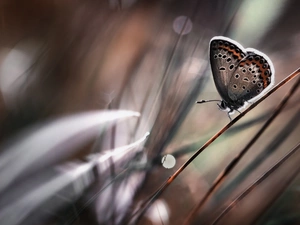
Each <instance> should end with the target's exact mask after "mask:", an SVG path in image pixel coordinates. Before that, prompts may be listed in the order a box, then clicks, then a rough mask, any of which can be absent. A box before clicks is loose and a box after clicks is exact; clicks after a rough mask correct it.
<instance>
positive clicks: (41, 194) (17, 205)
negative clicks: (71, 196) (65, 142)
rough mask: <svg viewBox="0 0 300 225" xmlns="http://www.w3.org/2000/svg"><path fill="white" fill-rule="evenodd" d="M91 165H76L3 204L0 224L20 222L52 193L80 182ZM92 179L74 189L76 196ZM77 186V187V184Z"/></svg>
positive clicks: (13, 224)
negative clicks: (15, 199)
mask: <svg viewBox="0 0 300 225" xmlns="http://www.w3.org/2000/svg"><path fill="white" fill-rule="evenodd" d="M92 166H93V164H92V163H85V164H83V165H80V166H77V167H75V168H74V169H73V170H70V171H68V172H66V173H62V174H60V175H59V176H58V177H56V178H53V179H51V180H49V181H48V182H47V183H44V184H42V185H40V186H38V187H36V188H35V189H33V190H32V191H31V192H29V193H26V194H25V195H23V197H22V198H20V199H18V200H17V201H13V202H12V203H11V204H10V205H7V206H5V208H3V209H1V212H0V224H6V225H17V224H21V223H22V221H23V220H24V219H26V217H27V216H29V214H30V213H31V212H32V211H33V210H35V209H37V207H38V206H39V205H40V204H41V203H43V202H44V201H46V200H48V199H50V198H51V197H53V195H55V194H56V193H57V192H59V191H60V190H62V189H63V188H65V187H66V186H67V185H69V184H71V183H72V182H75V183H74V184H73V185H76V182H81V181H82V180H81V179H79V178H80V176H87V172H89V171H91V169H92ZM78 179H79V180H78ZM92 180H93V179H90V180H89V181H88V182H87V183H85V184H81V185H80V188H77V189H76V192H77V193H76V196H79V195H80V194H81V193H82V192H83V190H84V189H85V188H86V187H87V186H88V185H89V184H90V183H91V182H92ZM77 187H79V185H78V184H77Z"/></svg>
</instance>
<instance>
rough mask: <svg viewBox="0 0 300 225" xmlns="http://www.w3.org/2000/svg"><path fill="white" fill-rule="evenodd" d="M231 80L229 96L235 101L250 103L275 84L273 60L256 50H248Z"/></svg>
mask: <svg viewBox="0 0 300 225" xmlns="http://www.w3.org/2000/svg"><path fill="white" fill-rule="evenodd" d="M246 50H247V56H246V57H245V58H244V59H242V60H241V61H240V62H239V64H238V66H237V68H236V69H235V71H234V72H233V75H232V77H231V78H230V80H229V83H230V85H228V96H229V98H230V99H231V100H232V102H235V101H237V102H238V101H240V100H243V101H248V100H250V99H254V98H256V97H259V96H260V95H261V94H263V93H264V92H265V91H267V90H268V89H269V88H270V87H271V86H272V84H273V83H274V67H273V64H272V62H271V60H270V59H269V58H268V57H267V56H266V55H264V54H263V53H261V52H259V51H257V50H255V49H246Z"/></svg>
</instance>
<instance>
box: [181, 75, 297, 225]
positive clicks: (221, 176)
mask: <svg viewBox="0 0 300 225" xmlns="http://www.w3.org/2000/svg"><path fill="white" fill-rule="evenodd" d="M299 85H300V78H298V80H297V82H296V83H295V84H294V85H293V86H292V88H291V89H290V90H289V92H288V93H287V94H286V95H285V97H284V99H283V100H282V101H281V102H280V103H279V105H278V106H277V108H276V109H275V111H274V113H273V114H272V115H271V117H270V118H269V119H268V120H267V121H266V122H265V124H264V125H263V126H262V128H261V129H260V130H259V131H258V132H257V133H256V135H255V136H254V137H253V138H252V139H251V140H250V141H249V142H248V144H247V145H246V146H245V148H244V149H243V150H242V151H241V152H240V153H239V154H238V155H237V156H236V157H235V158H234V159H233V160H232V161H231V162H230V163H229V164H228V165H227V167H226V168H225V169H224V170H223V171H222V172H221V173H220V174H219V176H218V177H217V178H216V180H215V181H214V182H213V185H212V186H211V187H210V189H209V190H208V192H207V193H206V195H205V196H204V197H203V198H202V200H201V201H200V202H199V204H198V205H197V206H196V207H195V208H194V209H193V210H192V212H191V213H190V215H189V216H188V217H187V220H186V222H185V224H188V223H189V222H190V221H191V220H192V219H193V217H194V216H195V215H196V213H197V212H198V211H199V210H200V209H201V208H202V207H203V205H204V203H205V202H207V200H208V199H209V197H211V195H212V194H213V192H214V191H215V190H216V189H217V187H219V186H220V185H221V183H222V182H223V181H224V179H225V178H226V177H227V176H228V174H229V173H230V172H231V171H232V170H233V168H234V167H235V166H236V165H237V163H238V162H239V161H240V160H241V158H242V157H243V156H244V155H245V154H246V152H247V151H248V150H249V149H250V148H251V146H252V145H253V144H254V143H255V142H256V141H257V139H258V138H259V137H260V136H261V135H262V133H263V132H264V131H265V130H266V129H267V128H268V127H269V125H270V124H271V123H272V122H273V120H274V119H275V118H276V117H277V116H278V115H279V113H280V112H281V111H282V109H283V108H284V106H285V105H286V103H287V102H288V100H289V99H290V97H291V96H292V95H293V94H294V93H295V92H296V90H297V88H298V86H299Z"/></svg>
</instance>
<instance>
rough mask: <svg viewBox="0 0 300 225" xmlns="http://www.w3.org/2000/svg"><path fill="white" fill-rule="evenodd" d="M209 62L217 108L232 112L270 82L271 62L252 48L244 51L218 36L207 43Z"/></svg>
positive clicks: (272, 73) (257, 95)
mask: <svg viewBox="0 0 300 225" xmlns="http://www.w3.org/2000/svg"><path fill="white" fill-rule="evenodd" d="M209 55H210V63H211V68H212V73H213V78H214V82H215V85H216V88H217V90H218V92H219V94H220V96H221V97H222V101H221V104H220V105H219V107H220V108H221V109H222V110H228V111H229V112H233V111H234V110H237V111H238V109H240V108H242V107H243V106H245V103H246V102H248V101H250V100H251V101H253V100H255V99H256V98H259V96H261V95H262V94H263V93H265V92H266V91H267V90H268V89H269V88H270V87H271V86H272V85H273V83H274V67H273V64H272V62H271V60H270V59H269V58H268V57H267V56H266V55H265V54H263V53H262V52H259V51H258V50H256V49H252V48H246V49H244V48H243V46H241V45H240V44H239V43H237V42H235V41H233V40H231V39H229V38H226V37H222V36H218V37H214V38H213V39H212V40H211V41H210V52H209Z"/></svg>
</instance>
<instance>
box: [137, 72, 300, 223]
mask: <svg viewBox="0 0 300 225" xmlns="http://www.w3.org/2000/svg"><path fill="white" fill-rule="evenodd" d="M298 75H300V68H298V69H297V70H295V71H294V72H293V73H291V74H290V75H289V76H287V77H286V78H285V79H284V80H282V81H281V82H280V83H278V84H277V85H276V86H274V87H273V88H272V89H271V90H270V91H269V92H267V93H266V94H265V95H263V96H262V97H261V98H260V99H258V100H257V101H256V102H255V103H253V104H252V105H250V106H249V107H248V108H247V109H246V110H245V111H243V112H242V113H241V114H240V115H238V116H237V117H235V118H234V119H233V120H232V121H230V122H229V123H228V124H227V125H225V126H224V127H223V128H222V129H221V130H220V131H219V132H217V133H216V134H215V135H214V136H213V137H211V138H210V139H209V140H208V141H207V142H206V143H205V144H204V145H203V146H202V147H201V148H199V149H198V150H197V151H196V152H195V153H194V154H193V155H192V156H191V157H190V158H189V159H188V160H187V161H186V162H185V163H184V164H183V165H182V166H181V167H180V168H179V169H178V170H177V171H176V172H175V173H174V174H173V175H172V176H170V177H169V178H168V179H167V180H166V181H165V182H164V183H163V184H162V185H161V186H160V187H159V189H158V190H156V191H155V193H154V194H152V195H151V197H150V198H149V199H148V200H147V201H146V202H145V203H144V204H143V206H142V207H141V208H140V210H138V211H137V212H136V213H135V214H134V215H133V217H135V216H136V215H137V213H140V215H142V213H143V212H145V211H146V210H147V209H148V208H149V206H150V205H151V203H153V202H154V201H155V200H156V199H157V198H158V197H159V196H160V195H161V194H162V193H163V192H164V191H165V190H166V189H167V188H168V186H169V185H170V184H171V183H172V182H173V181H174V180H175V179H176V178H177V176H178V175H179V174H180V173H181V172H182V171H183V170H184V169H185V168H186V167H187V166H188V165H189V164H190V163H191V162H193V160H194V159H195V158H196V157H197V156H198V155H199V154H200V153H201V152H203V151H204V150H205V149H206V148H207V147H208V146H209V145H210V144H211V143H213V142H214V141H215V140H216V139H217V138H218V137H219V136H221V135H222V134H223V133H224V132H225V131H227V130H228V129H229V128H230V127H231V126H232V125H233V124H235V123H236V122H237V121H238V120H239V119H241V118H242V117H243V116H244V115H245V114H247V113H248V112H249V111H250V110H252V109H253V108H254V107H256V106H257V105H258V104H259V103H261V102H262V101H263V100H265V99H266V98H267V97H269V96H270V95H271V94H273V93H274V92H275V91H277V90H278V89H279V88H281V87H282V86H283V85H285V84H286V83H288V82H289V81H291V80H292V79H294V78H295V77H297V76H298ZM138 217H139V216H138Z"/></svg>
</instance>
